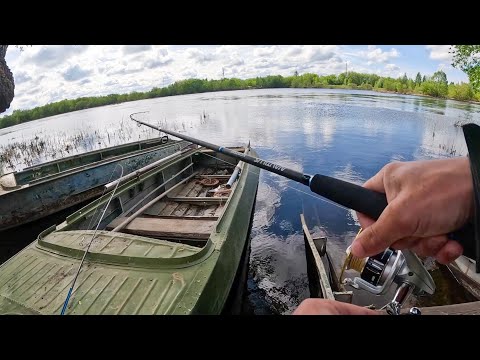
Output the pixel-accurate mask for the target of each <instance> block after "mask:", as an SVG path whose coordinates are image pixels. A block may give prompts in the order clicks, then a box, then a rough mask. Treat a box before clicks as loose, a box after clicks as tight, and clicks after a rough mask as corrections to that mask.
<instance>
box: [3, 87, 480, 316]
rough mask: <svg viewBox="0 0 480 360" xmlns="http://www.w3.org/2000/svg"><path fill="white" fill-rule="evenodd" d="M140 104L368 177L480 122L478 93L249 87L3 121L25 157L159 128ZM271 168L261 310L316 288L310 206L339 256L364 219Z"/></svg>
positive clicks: (259, 229)
mask: <svg viewBox="0 0 480 360" xmlns="http://www.w3.org/2000/svg"><path fill="white" fill-rule="evenodd" d="M139 111H149V114H148V118H146V119H144V120H146V121H150V122H152V123H154V124H161V125H162V126H167V127H168V128H170V129H172V130H176V131H179V132H184V133H186V134H188V135H190V136H193V137H197V138H199V139H203V140H207V141H209V142H212V143H216V144H220V145H223V146H231V145H238V144H246V143H248V142H249V141H251V145H252V147H253V148H255V150H256V151H257V153H258V155H259V157H261V158H262V159H265V160H270V161H273V162H275V163H278V164H279V165H282V166H285V167H287V168H291V169H294V170H296V171H299V172H304V173H308V174H316V173H320V174H324V175H329V176H333V177H337V178H339V179H342V180H346V181H351V182H354V183H357V184H362V183H363V182H364V181H365V180H367V179H369V178H370V177H372V176H373V175H374V174H375V173H376V172H377V171H379V170H380V169H381V168H382V167H383V166H384V165H385V164H387V163H388V162H390V161H392V160H397V161H408V160H416V159H432V158H444V157H451V156H459V155H465V154H466V147H465V142H464V139H463V132H462V130H461V127H459V125H460V123H459V122H462V123H465V122H475V123H480V121H479V120H480V106H479V105H478V104H466V103H460V102H456V101H450V100H441V99H433V98H428V97H418V96H409V95H396V94H387V93H376V92H369V91H345V90H330V89H265V90H242V91H235V92H219V93H209V94H193V95H184V96H176V97H168V98H158V99H151V100H141V101H136V102H131V103H124V104H118V105H114V106H106V107H101V108H95V109H88V110H82V111H78V112H74V113H69V114H64V115H58V116H54V117H51V118H47V119H41V120H37V121H33V122H29V123H25V124H21V125H18V126H15V127H12V128H7V129H0V153H2V155H3V154H4V153H5V152H4V150H5V149H6V148H7V147H10V148H13V151H15V155H14V158H15V159H16V160H15V161H13V160H12V162H13V163H12V168H17V169H18V168H22V167H23V166H26V165H28V161H31V162H34V163H38V162H40V161H46V160H50V159H52V158H53V157H54V156H56V157H57V158H58V157H60V156H67V155H71V154H74V153H80V152H84V151H88V150H93V149H98V148H102V147H106V146H113V145H117V144H120V143H125V142H129V141H136V140H140V139H147V138H152V137H155V136H158V131H155V130H153V129H150V128H147V127H143V126H142V127H137V126H136V125H135V124H134V123H132V122H131V121H130V120H129V119H128V116H129V115H130V113H133V112H139ZM36 137H38V139H37V140H35V138H36ZM32 141H33V142H35V141H44V142H46V143H47V142H48V144H49V146H48V147H47V148H48V150H45V151H43V152H42V153H41V154H37V155H36V156H37V157H34V156H32V155H28V152H27V151H21V145H20V144H21V143H26V144H27V145H28V144H30V143H31V142H32ZM67 146H68V151H67ZM28 156H30V160H25V157H28ZM0 162H1V159H0ZM260 174H261V175H260V185H259V190H258V197H257V203H256V209H255V216H254V219H253V227H252V251H251V267H250V277H249V289H250V295H249V300H250V301H251V303H252V304H253V307H254V312H255V313H262V314H265V313H290V312H291V311H292V310H293V309H294V308H295V306H296V305H297V304H298V303H299V302H300V301H301V300H303V299H304V298H305V297H306V296H308V283H307V278H306V266H305V259H304V257H305V253H304V251H305V249H304V245H303V236H302V230H301V224H300V214H301V213H304V214H305V217H306V219H307V223H308V224H309V226H310V227H311V228H315V229H317V230H319V231H320V230H322V231H324V232H325V233H326V234H327V235H328V237H329V242H328V244H329V245H328V246H329V250H330V251H331V252H332V253H333V254H334V256H333V257H334V258H335V259H336V260H335V261H337V262H338V261H339V260H340V259H342V257H343V256H344V251H345V249H346V247H347V246H348V245H349V244H350V243H351V241H352V240H353V238H354V236H355V234H356V233H357V231H358V226H359V224H358V220H357V219H356V215H355V212H354V211H352V210H349V209H344V208H342V207H340V206H338V205H336V204H333V203H331V202H329V201H325V200H324V199H320V198H319V197H318V196H316V195H315V194H312V193H311V192H310V190H309V189H308V187H306V186H304V185H301V184H298V183H294V182H293V181H291V180H288V179H285V178H282V177H280V176H278V175H275V174H271V173H267V172H265V171H263V170H262V171H261V172H260ZM365 301H367V300H365Z"/></svg>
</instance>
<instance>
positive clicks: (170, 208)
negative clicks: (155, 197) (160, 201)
mask: <svg viewBox="0 0 480 360" xmlns="http://www.w3.org/2000/svg"><path fill="white" fill-rule="evenodd" d="M165 202H166V204H167V205H166V206H165V207H164V208H163V209H162V211H161V212H160V213H159V215H162V216H164V215H173V212H174V211H175V209H176V208H177V207H178V206H179V205H180V204H179V203H176V202H173V201H168V200H166V201H165Z"/></svg>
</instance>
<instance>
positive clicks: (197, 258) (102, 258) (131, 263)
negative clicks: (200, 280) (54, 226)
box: [35, 230, 215, 269]
mask: <svg viewBox="0 0 480 360" xmlns="http://www.w3.org/2000/svg"><path fill="white" fill-rule="evenodd" d="M66 232H67V233H69V234H78V235H82V234H87V235H93V234H94V233H95V231H94V230H70V231H66ZM55 234H58V236H61V234H59V232H54V233H53V234H52V232H50V233H47V234H44V233H41V234H40V235H39V236H38V239H37V243H36V244H35V248H37V249H40V250H43V251H47V252H49V253H53V254H56V255H59V256H62V257H67V258H73V259H77V260H81V259H82V257H83V255H84V254H85V250H84V249H79V248H73V247H69V246H64V245H59V244H55V243H52V242H49V241H46V240H48V238H47V236H48V235H50V236H52V235H53V236H55ZM101 235H103V236H107V237H111V238H112V239H111V240H113V239H114V238H125V239H129V240H134V241H138V242H141V243H147V244H151V245H159V246H170V247H172V253H173V254H177V253H178V249H181V248H183V249H188V250H190V251H192V252H193V253H192V254H190V255H187V256H180V257H146V256H131V255H121V254H108V253H102V252H98V251H94V250H89V251H88V254H87V256H86V258H85V259H86V260H88V261H89V262H94V263H98V264H105V265H113V266H128V267H134V268H142V269H181V268H187V267H191V266H195V265H197V264H200V263H203V262H204V261H205V260H206V259H208V258H209V257H210V255H211V254H212V253H213V251H214V249H215V247H214V244H213V243H212V241H211V240H210V239H209V240H208V241H207V243H206V244H205V246H203V247H201V248H199V247H195V246H191V245H187V244H182V243H176V242H171V241H167V240H155V239H151V238H148V237H145V236H139V235H133V234H126V233H112V232H110V231H105V230H101V231H97V235H96V238H97V237H98V236H101ZM87 240H88V239H87ZM94 241H95V240H94Z"/></svg>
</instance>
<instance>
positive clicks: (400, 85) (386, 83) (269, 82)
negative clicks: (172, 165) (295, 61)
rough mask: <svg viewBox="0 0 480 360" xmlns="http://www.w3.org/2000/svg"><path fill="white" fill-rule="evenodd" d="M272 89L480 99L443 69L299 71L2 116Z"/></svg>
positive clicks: (196, 82)
mask: <svg viewBox="0 0 480 360" xmlns="http://www.w3.org/2000/svg"><path fill="white" fill-rule="evenodd" d="M268 88H330V89H355V90H357V89H358V90H374V91H380V92H394V93H399V94H419V95H428V96H433V97H438V98H449V99H454V100H459V101H480V92H475V91H474V89H473V87H472V86H471V85H470V84H468V83H460V84H454V83H453V82H450V83H448V80H447V75H446V74H445V73H444V72H443V71H437V72H435V73H434V74H433V75H432V76H427V75H422V74H420V73H417V75H416V77H415V79H411V78H408V77H407V75H406V74H405V75H403V76H401V77H399V78H391V77H381V76H378V75H375V74H363V73H357V72H348V73H342V74H339V75H326V76H320V75H317V74H312V73H306V74H301V75H300V74H298V73H297V72H295V74H294V75H292V76H287V77H284V76H281V75H274V76H266V77H256V78H251V79H245V80H242V79H237V78H229V79H227V78H224V79H220V80H207V79H188V80H181V81H177V82H175V83H173V84H171V85H169V86H166V87H163V88H158V87H154V88H153V89H152V90H150V91H146V92H132V93H129V94H110V95H106V96H92V97H82V98H78V99H73V100H62V101H58V102H54V103H50V104H47V105H44V106H39V107H36V108H34V109H30V110H15V111H13V113H12V114H11V115H6V116H4V117H2V118H0V128H5V127H8V126H13V125H16V124H20V123H23V122H27V121H31V120H35V119H40V118H44V117H48V116H53V115H58V114H63V113H67V112H71V111H77V110H83V109H88V108H93V107H98V106H104V105H112V104H119V103H123V102H127V101H135V100H142V99H151V98H157V97H165V96H173V95H183V94H193V93H203V92H212V91H225V90H243V89H268Z"/></svg>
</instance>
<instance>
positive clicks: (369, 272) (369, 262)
mask: <svg viewBox="0 0 480 360" xmlns="http://www.w3.org/2000/svg"><path fill="white" fill-rule="evenodd" d="M348 269H353V270H356V271H358V272H359V273H360V277H355V278H354V279H353V280H352V279H350V278H346V279H345V280H344V284H347V285H350V286H352V287H354V288H356V289H362V290H366V291H368V292H370V293H372V294H375V295H383V294H386V293H387V292H388V291H389V290H390V287H391V286H392V285H393V284H395V285H397V290H396V293H395V295H394V297H393V299H392V300H391V301H390V302H389V303H388V304H387V305H385V306H384V308H385V309H386V311H387V313H388V314H390V315H400V311H401V308H402V305H403V304H404V303H405V302H406V300H407V299H408V298H409V297H410V295H412V294H413V295H422V294H425V293H426V294H430V295H432V294H433V293H434V292H435V282H434V281H433V279H432V277H431V276H430V274H429V273H428V271H427V269H425V267H424V266H423V264H422V262H421V260H420V259H419V258H418V257H417V256H416V255H415V254H414V253H412V252H411V251H409V250H393V249H390V248H388V249H386V250H385V251H384V252H382V253H379V254H377V255H374V256H370V257H367V258H365V259H359V258H357V257H355V256H353V255H352V253H351V251H350V246H349V247H348V248H347V258H346V259H345V264H344V266H343V269H342V273H341V275H340V281H342V276H343V272H344V271H345V270H348ZM409 313H410V314H413V315H420V310H419V309H418V308H415V307H413V308H411V309H410V312H409Z"/></svg>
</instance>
